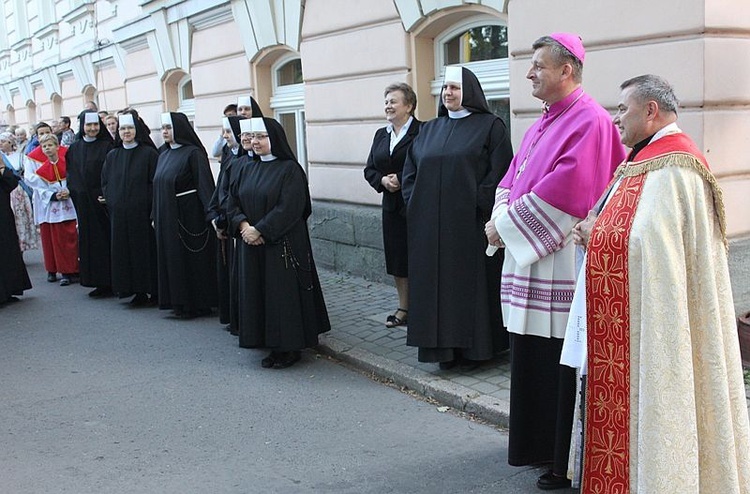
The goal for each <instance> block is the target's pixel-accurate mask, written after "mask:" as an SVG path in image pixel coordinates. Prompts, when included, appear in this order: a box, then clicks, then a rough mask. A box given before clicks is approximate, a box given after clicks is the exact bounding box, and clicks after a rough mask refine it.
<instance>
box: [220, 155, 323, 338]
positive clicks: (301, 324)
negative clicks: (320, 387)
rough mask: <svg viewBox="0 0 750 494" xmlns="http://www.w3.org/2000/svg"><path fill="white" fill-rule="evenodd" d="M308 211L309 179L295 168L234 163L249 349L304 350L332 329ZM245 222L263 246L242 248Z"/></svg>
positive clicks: (243, 322)
mask: <svg viewBox="0 0 750 494" xmlns="http://www.w3.org/2000/svg"><path fill="white" fill-rule="evenodd" d="M310 211H311V203H310V195H309V191H308V187H307V179H306V177H305V173H304V171H303V170H302V168H301V167H300V166H299V164H297V163H296V162H295V161H293V160H283V159H276V160H273V161H253V160H252V159H251V158H249V157H243V158H240V159H238V160H235V161H234V162H233V163H232V179H231V183H230V189H229V203H228V216H229V231H230V232H231V233H232V234H233V235H234V236H235V237H237V253H236V260H237V264H236V265H235V269H236V271H237V273H238V298H239V301H240V307H239V344H240V346H241V347H243V348H258V347H264V348H270V349H273V350H276V351H293V350H300V349H302V348H308V347H312V346H315V345H317V344H318V335H319V334H320V333H324V332H326V331H328V330H330V328H331V325H330V322H329V320H328V312H327V311H326V307H325V302H324V300H323V292H322V290H321V287H320V281H319V279H318V273H317V271H316V269H315V263H314V262H313V257H312V248H311V246H310V237H309V234H308V230H307V223H306V220H307V218H308V216H309V215H310ZM242 221H247V222H248V223H250V225H252V226H254V227H255V228H256V229H257V230H258V231H259V232H260V233H261V235H262V237H263V239H264V240H265V244H263V245H258V246H253V245H248V244H246V243H245V242H243V240H242V237H241V235H240V232H239V225H240V223H242Z"/></svg>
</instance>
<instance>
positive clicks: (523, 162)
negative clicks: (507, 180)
mask: <svg viewBox="0 0 750 494" xmlns="http://www.w3.org/2000/svg"><path fill="white" fill-rule="evenodd" d="M582 96H583V90H582V91H581V94H579V95H578V96H576V99H574V100H573V101H572V102H571V103H570V104H569V105H568V106H566V107H565V109H564V110H563V111H561V112H560V114H559V115H558V116H556V117H555V119H554V120H552V122H550V124H549V125H548V126H547V128H546V129H544V130H543V131H542V133H541V134H540V135H539V137H537V139H536V140H535V141H532V143H531V146H529V150H528V151H526V156H524V158H523V161H522V162H521V166H519V167H518V172H517V173H516V180H518V177H520V176H521V174H522V173H523V172H524V170H526V165H527V163H528V162H529V156H531V153H532V151H534V148H536V145H537V144H539V141H541V140H542V137H544V134H546V133H547V131H548V130H549V129H550V128H552V126H553V125H555V123H556V122H557V121H558V120H559V119H560V117H562V116H563V115H565V114H566V113H567V112H568V110H570V109H571V108H572V107H573V105H575V104H576V103H577V102H578V100H579V99H581V97H582Z"/></svg>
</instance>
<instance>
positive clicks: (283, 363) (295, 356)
mask: <svg viewBox="0 0 750 494" xmlns="http://www.w3.org/2000/svg"><path fill="white" fill-rule="evenodd" d="M300 358H302V354H301V353H300V352H299V350H295V351H293V352H281V353H280V354H279V355H278V357H277V358H276V361H275V362H274V364H273V368H274V369H286V368H287V367H291V366H293V365H294V364H295V363H297V362H299V359H300Z"/></svg>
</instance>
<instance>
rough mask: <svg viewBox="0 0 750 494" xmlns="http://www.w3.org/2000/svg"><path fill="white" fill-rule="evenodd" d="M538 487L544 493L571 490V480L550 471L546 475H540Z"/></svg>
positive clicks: (537, 482)
mask: <svg viewBox="0 0 750 494" xmlns="http://www.w3.org/2000/svg"><path fill="white" fill-rule="evenodd" d="M536 486H537V487H539V488H540V489H541V490H543V491H554V490H557V489H568V488H570V480H569V479H568V478H567V477H561V476H559V475H555V474H554V473H552V471H551V470H550V471H549V472H547V473H545V474H544V475H540V476H539V478H538V479H537V481H536Z"/></svg>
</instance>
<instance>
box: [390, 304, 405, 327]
mask: <svg viewBox="0 0 750 494" xmlns="http://www.w3.org/2000/svg"><path fill="white" fill-rule="evenodd" d="M399 312H403V313H404V314H408V313H409V311H408V310H406V309H402V308H401V307H399V308H398V309H396V312H394V313H393V314H391V315H390V316H388V317H386V318H385V327H386V328H395V327H396V326H404V325H405V324H406V316H404V318H403V319H402V318H400V317H396V314H398V313H399Z"/></svg>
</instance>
